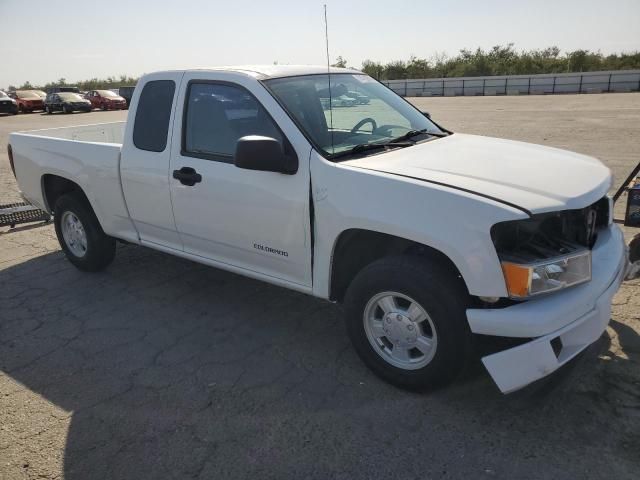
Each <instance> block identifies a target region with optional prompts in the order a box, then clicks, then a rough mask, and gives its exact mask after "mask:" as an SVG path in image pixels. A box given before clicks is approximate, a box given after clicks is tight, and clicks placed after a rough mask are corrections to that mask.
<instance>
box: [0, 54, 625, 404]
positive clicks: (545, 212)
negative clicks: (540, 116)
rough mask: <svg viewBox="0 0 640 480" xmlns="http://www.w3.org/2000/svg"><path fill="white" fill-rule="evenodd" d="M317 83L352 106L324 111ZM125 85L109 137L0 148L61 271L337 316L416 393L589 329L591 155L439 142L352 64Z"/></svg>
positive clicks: (155, 77)
mask: <svg viewBox="0 0 640 480" xmlns="http://www.w3.org/2000/svg"><path fill="white" fill-rule="evenodd" d="M330 81H331V82H335V84H336V86H340V85H343V86H344V91H345V93H346V92H347V91H363V92H365V94H366V95H367V96H368V97H370V99H371V102H370V104H368V105H364V106H359V107H358V108H352V109H346V108H339V109H338V108H332V110H331V111H328V112H327V111H323V110H322V107H321V101H320V100H321V99H322V98H328V97H331V98H333V97H334V96H335V95H336V93H337V92H336V91H335V90H334V88H333V86H332V87H331V90H332V92H331V95H325V92H326V90H327V89H328V85H329V82H330ZM139 85H140V87H139V88H136V91H135V94H134V96H133V101H132V104H131V111H130V112H129V115H128V120H127V122H126V123H125V122H110V123H101V124H97V125H85V126H74V127H66V128H53V129H49V130H39V131H35V132H20V133H11V134H10V136H9V147H8V154H9V161H10V164H11V165H12V166H13V168H14V173H15V175H16V178H17V182H18V185H19V187H20V189H21V191H22V193H23V194H24V196H25V198H27V199H28V200H29V201H30V202H31V203H32V204H34V205H36V206H37V207H38V208H40V209H42V210H45V211H47V212H49V213H52V214H53V215H54V225H55V230H56V235H57V237H58V240H59V242H60V246H61V248H62V249H63V251H64V253H65V254H66V256H67V258H68V259H69V261H70V262H71V263H72V264H73V265H75V266H76V267H77V268H79V269H81V270H87V271H97V270H101V269H103V268H106V267H107V265H109V264H110V263H111V262H112V260H113V258H114V255H115V254H116V239H120V240H124V241H126V242H129V243H133V244H139V245H144V246H148V247H150V248H155V249H158V250H161V251H163V252H166V253H170V254H173V255H177V256H180V257H184V258H188V259H191V260H194V261H196V262H201V263H205V264H209V265H212V266H215V267H219V268H223V269H228V270H231V271H233V272H235V273H240V274H244V275H247V276H250V277H253V278H257V279H261V280H264V281H266V282H270V283H273V284H276V285H280V286H283V287H286V288H290V289H293V290H296V291H299V292H304V293H307V294H311V295H314V296H316V297H320V298H324V299H327V300H331V301H335V302H342V303H344V313H345V316H346V329H347V331H348V333H349V336H350V337H351V340H352V343H353V345H354V347H355V349H356V352H357V353H358V354H359V355H360V357H361V358H362V359H363V361H364V362H365V363H366V364H367V365H368V366H369V367H370V368H371V369H372V370H373V371H374V372H375V373H376V374H377V375H379V376H380V377H382V378H384V379H386V380H387V381H390V382H392V383H394V384H396V385H398V386H401V387H404V388H411V389H419V390H422V389H428V388H433V387H435V386H437V385H441V384H443V383H446V382H448V381H451V380H452V379H454V378H455V377H456V376H457V375H458V373H459V372H460V371H462V370H463V369H464V367H465V366H466V365H468V364H469V363H470V362H474V361H475V358H474V355H473V351H474V348H473V347H474V343H475V342H476V340H477V339H478V338H479V337H483V338H484V336H487V335H488V336H494V337H502V338H503V339H504V338H505V337H506V338H510V340H509V341H508V342H502V341H500V342H499V346H497V347H496V348H495V349H493V350H492V351H491V352H487V353H488V355H486V356H484V357H483V358H482V361H483V363H484V365H485V367H486V368H487V370H488V371H489V373H490V374H491V376H492V377H493V379H494V380H495V382H496V384H497V385H498V387H499V388H500V390H501V391H503V392H511V391H514V390H517V389H519V388H521V387H524V386H525V385H528V384H530V383H531V382H534V381H536V380H538V379H540V378H542V377H544V376H546V375H548V374H550V373H551V372H553V371H554V370H556V369H558V368H560V367H561V366H562V365H564V364H566V363H567V362H569V361H570V360H571V359H572V358H574V357H575V356H576V355H578V354H579V353H580V352H581V351H583V350H584V349H585V348H587V347H588V346H589V345H590V344H592V343H593V342H595V341H596V340H598V338H600V336H601V335H602V333H603V332H604V331H605V330H606V327H607V324H608V322H609V319H610V317H611V301H612V298H613V296H614V294H615V293H616V291H617V290H618V287H619V286H620V284H621V282H622V280H623V278H624V276H625V275H626V274H627V272H628V271H629V263H628V258H627V246H626V245H625V244H624V237H623V235H622V231H621V230H620V228H618V226H617V225H615V224H614V222H613V216H612V213H613V208H612V206H613V202H612V199H611V198H610V197H608V196H607V192H608V191H609V188H610V186H611V178H612V177H611V171H610V170H609V169H608V168H607V167H606V166H604V165H603V164H602V163H601V162H599V161H598V160H596V159H594V158H591V157H587V156H584V155H580V154H577V153H571V152H564V151H562V150H559V149H554V148H548V147H544V146H540V145H531V144H526V143H522V142H516V141H511V140H503V139H496V138H487V137H480V136H475V135H467V134H463V133H453V132H451V131H449V130H447V129H445V128H442V127H440V126H439V125H437V124H436V123H434V122H432V121H431V120H429V119H428V118H427V117H426V115H425V114H424V113H423V112H420V111H419V110H417V109H416V108H415V107H414V106H413V105H411V104H410V103H409V102H407V101H405V100H404V99H403V98H401V97H399V96H398V95H397V94H396V93H394V92H393V91H392V90H390V89H388V88H387V87H385V86H384V85H382V84H380V83H379V82H377V81H376V80H374V79H373V78H371V77H369V76H367V75H364V74H362V73H361V72H358V71H356V70H348V69H337V68H334V69H332V70H330V71H329V72H328V73H327V68H326V67H324V66H318V67H310V66H303V67H301V66H284V65H269V66H265V67H259V66H256V67H251V68H249V69H247V68H246V67H240V68H235V69H234V68H220V69H212V70H202V69H196V70H187V71H168V72H158V73H154V74H150V75H145V76H143V77H142V78H141V79H140V81H139ZM321 92H322V93H321ZM60 95H62V94H60ZM342 95H344V94H343V93H340V94H339V95H338V97H336V98H339V97H341V96H342ZM347 98H350V97H347ZM352 101H355V100H353V99H352ZM67 288H75V285H73V284H69V285H68V286H67ZM185 305H186V306H188V303H185ZM285 313H286V314H289V313H287V312H285ZM330 327H331V326H330ZM331 328H333V327H331ZM314 347H317V345H311V346H310V348H314ZM317 354H319V355H322V352H317Z"/></svg>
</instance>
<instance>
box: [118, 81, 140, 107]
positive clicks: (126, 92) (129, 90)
mask: <svg viewBox="0 0 640 480" xmlns="http://www.w3.org/2000/svg"><path fill="white" fill-rule="evenodd" d="M135 88H136V87H135V86H133V87H120V88H118V95H120V96H121V97H122V98H124V99H125V101H126V102H127V108H129V105H130V104H131V97H133V90H134V89H135Z"/></svg>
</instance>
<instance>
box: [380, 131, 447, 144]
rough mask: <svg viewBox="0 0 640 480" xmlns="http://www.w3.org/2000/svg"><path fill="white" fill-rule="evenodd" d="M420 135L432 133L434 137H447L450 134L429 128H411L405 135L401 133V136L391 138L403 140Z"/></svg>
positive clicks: (395, 140) (394, 140)
mask: <svg viewBox="0 0 640 480" xmlns="http://www.w3.org/2000/svg"><path fill="white" fill-rule="evenodd" d="M418 135H431V136H432V137H439V138H440V137H446V136H448V135H449V134H448V133H445V132H430V131H429V129H428V128H423V129H421V130H409V131H408V132H407V133H405V134H404V135H400V136H399V137H396V138H394V139H393V140H391V141H392V142H398V141H401V140H409V139H410V138H413V137H417V136H418Z"/></svg>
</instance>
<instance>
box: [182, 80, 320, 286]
mask: <svg viewBox="0 0 640 480" xmlns="http://www.w3.org/2000/svg"><path fill="white" fill-rule="evenodd" d="M178 105H179V109H178V110H179V114H180V117H178V118H176V122H175V128H174V140H173V144H172V155H171V172H185V171H187V172H193V173H194V174H197V175H200V177H201V181H199V182H198V183H194V184H191V185H189V184H185V183H183V182H181V181H180V180H179V179H171V180H170V183H171V196H172V203H173V211H174V215H175V219H176V225H177V229H178V232H179V233H180V237H181V238H182V242H183V244H184V249H185V252H188V253H190V254H193V255H197V256H199V257H203V258H206V259H209V260H211V261H212V263H214V264H217V265H219V266H222V267H225V266H227V267H235V269H236V270H240V271H242V272H243V273H245V274H248V275H253V276H258V277H263V278H264V277H268V278H271V279H279V280H282V281H284V282H286V283H288V284H289V285H290V286H292V287H295V286H296V285H297V286H299V287H310V286H311V238H310V220H309V163H308V162H309V153H310V145H309V144H308V142H307V141H306V140H305V139H304V137H302V135H301V134H300V132H299V131H298V130H297V129H296V128H295V127H294V126H293V123H292V122H291V120H290V119H289V118H288V117H287V116H286V114H285V113H284V112H283V111H282V109H281V107H280V106H279V105H278V104H277V103H276V102H275V100H274V99H273V98H272V97H271V96H270V94H269V93H268V92H267V91H266V89H264V87H262V86H260V85H259V84H258V83H257V82H256V81H255V80H253V79H250V78H248V77H247V76H246V75H244V74H239V73H233V72H218V73H213V72H199V73H189V72H187V73H186V74H185V77H184V79H183V86H182V88H181V93H180V98H179V100H178ZM247 135H261V136H267V137H271V138H275V139H277V140H278V141H279V142H281V144H282V145H283V146H284V147H285V148H288V149H291V150H290V151H292V152H295V154H296V155H297V157H298V163H299V167H298V172H297V173H296V174H295V175H285V174H282V173H274V172H263V171H255V170H245V169H240V168H238V167H236V166H235V165H234V163H233V161H234V154H235V148H236V143H237V140H238V139H239V138H241V137H243V136H247ZM187 183H189V182H187Z"/></svg>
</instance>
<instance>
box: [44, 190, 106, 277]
mask: <svg viewBox="0 0 640 480" xmlns="http://www.w3.org/2000/svg"><path fill="white" fill-rule="evenodd" d="M65 212H69V213H71V214H73V215H75V217H77V219H78V220H79V221H80V223H81V225H82V227H83V229H84V232H85V234H86V251H85V252H84V254H83V255H77V254H76V253H74V252H73V251H72V249H71V248H69V245H67V242H66V241H65V239H64V236H63V232H62V230H63V227H62V219H63V217H64V215H65ZM53 222H54V226H55V229H56V236H57V237H58V242H60V247H62V250H63V251H64V253H65V255H66V256H67V259H69V261H70V262H71V263H72V264H73V265H75V266H76V267H77V268H78V269H80V270H83V271H85V272H97V271H100V270H103V269H104V268H106V267H107V266H108V265H109V264H110V263H111V262H112V261H113V258H114V257H115V254H116V240H115V239H114V238H112V237H110V236H108V235H107V234H105V233H104V231H103V230H102V227H101V226H100V222H98V219H97V217H96V215H95V213H93V209H92V208H91V206H90V205H89V203H88V202H87V200H86V198H85V197H84V195H82V194H81V193H78V192H72V193H68V194H66V195H62V196H61V197H60V198H58V200H57V202H56V205H55V209H54V217H53Z"/></svg>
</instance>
